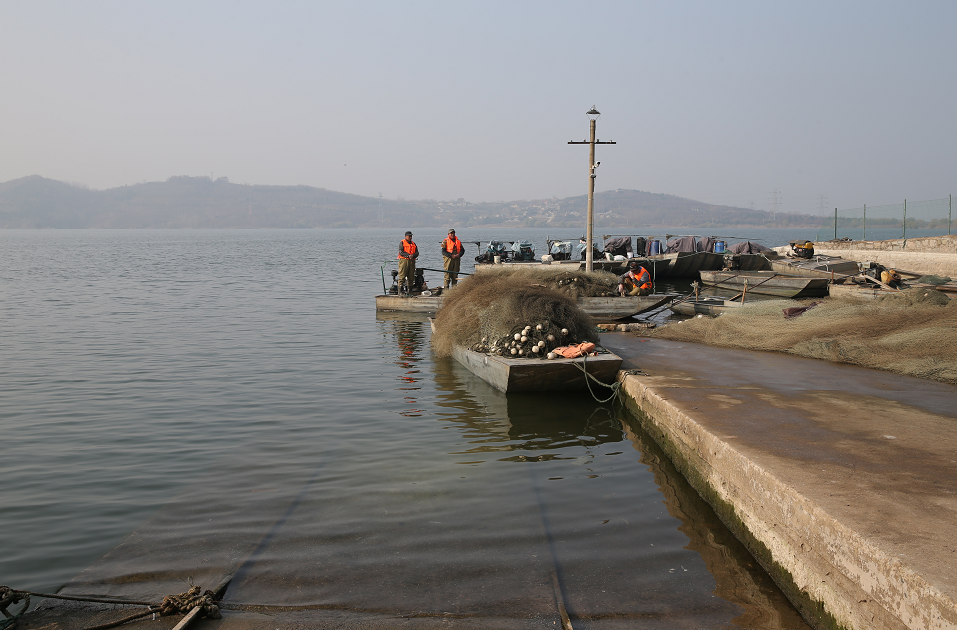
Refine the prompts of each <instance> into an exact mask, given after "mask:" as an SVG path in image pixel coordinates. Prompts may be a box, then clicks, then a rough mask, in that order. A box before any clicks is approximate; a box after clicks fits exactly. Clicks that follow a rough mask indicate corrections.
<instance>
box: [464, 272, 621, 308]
mask: <svg viewBox="0 0 957 630" xmlns="http://www.w3.org/2000/svg"><path fill="white" fill-rule="evenodd" d="M562 267H565V269H562ZM575 267H576V268H574V269H568V265H535V266H533V267H532V266H526V267H509V266H508V265H496V266H495V267H494V268H492V269H483V270H482V271H481V272H479V275H482V276H486V277H487V276H497V277H510V278H515V279H517V280H519V281H521V282H524V283H526V284H537V285H541V286H545V287H548V288H550V289H555V290H556V291H558V292H559V293H563V294H565V295H567V296H568V297H570V298H572V299H573V300H575V299H578V298H580V297H611V296H615V295H618V276H616V275H615V274H613V273H609V272H607V271H592V272H591V273H589V272H586V271H580V270H579V269H577V265H576V266H575Z"/></svg>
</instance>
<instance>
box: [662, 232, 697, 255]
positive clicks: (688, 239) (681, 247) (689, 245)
mask: <svg viewBox="0 0 957 630" xmlns="http://www.w3.org/2000/svg"><path fill="white" fill-rule="evenodd" d="M698 251H701V250H699V249H698V241H697V240H696V239H695V237H693V236H679V237H678V238H673V239H671V240H670V241H668V246H667V247H666V248H665V253H666V254H681V253H685V252H698Z"/></svg>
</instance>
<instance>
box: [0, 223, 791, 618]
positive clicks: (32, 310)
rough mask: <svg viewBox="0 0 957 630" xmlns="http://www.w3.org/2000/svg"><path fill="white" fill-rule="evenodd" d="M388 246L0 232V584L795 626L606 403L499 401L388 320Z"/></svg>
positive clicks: (271, 233) (762, 579) (426, 240)
mask: <svg viewBox="0 0 957 630" xmlns="http://www.w3.org/2000/svg"><path fill="white" fill-rule="evenodd" d="M402 231H403V230H388V231H387V230H363V231H353V230H349V231H343V230H257V231H217V230H208V231H200V230H196V231H193V230H190V231H187V230H181V231H146V230H143V231H96V230H89V231H68V230H63V231H52V230H51V231H2V232H0V247H2V249H0V251H2V261H3V264H2V266H0V357H2V361H0V427H2V431H3V435H4V437H5V439H4V447H5V457H4V458H3V479H4V490H3V495H2V497H3V498H2V506H3V510H2V512H0V550H2V554H3V576H2V578H3V579H2V581H3V582H4V583H6V584H9V585H10V586H12V587H14V588H21V589H30V590H38V591H44V592H50V591H54V590H56V589H58V588H61V587H62V586H63V585H64V584H65V583H67V582H68V581H70V580H71V579H73V578H74V577H75V576H78V574H81V572H83V573H82V575H80V578H79V583H80V584H81V585H83V584H88V585H89V584H97V585H98V586H97V588H102V585H103V584H111V585H124V586H122V587H121V586H110V587H109V588H108V589H107V590H109V591H110V592H113V593H119V594H129V593H131V592H134V591H136V589H137V588H139V589H140V590H142V591H143V592H146V593H147V594H148V593H149V592H150V588H152V586H151V584H152V585H155V584H163V585H164V587H165V586H166V585H167V583H170V582H172V583H176V584H182V583H184V582H186V581H188V580H189V579H191V578H196V579H197V581H198V580H199V578H200V577H201V575H203V574H204V573H205V574H211V572H215V571H214V570H216V569H222V568H223V567H225V566H226V564H229V563H232V565H231V566H235V567H239V572H238V573H237V575H236V578H234V580H233V582H232V584H231V585H230V588H229V591H228V593H227V600H228V601H230V602H232V603H234V604H236V605H240V604H243V605H263V606H272V605H281V606H286V607H292V608H296V607H301V608H304V609H310V610H317V611H333V612H334V613H335V614H340V615H341V614H349V615H353V616H355V617H356V618H358V619H361V618H363V615H368V616H370V618H371V617H372V616H377V617H376V618H377V619H380V620H381V616H382V615H386V616H387V617H389V616H391V617H393V618H404V617H415V616H420V617H423V618H428V617H430V616H431V617H435V616H439V617H441V618H442V619H444V620H445V621H447V622H449V623H453V622H457V620H458V622H461V623H465V621H464V620H469V619H471V620H473V621H475V620H479V622H478V623H479V626H484V627H503V628H504V627H555V626H554V622H555V620H556V619H557V612H556V601H559V600H561V601H564V602H565V604H566V606H567V608H568V610H569V612H570V614H571V616H572V621H573V623H574V624H575V628H576V629H578V628H611V627H616V628H617V627H623V628H625V627H627V628H637V627H648V628H700V627H708V628H712V627H729V628H734V627H738V628H754V627H761V628H801V627H805V626H803V622H801V620H800V618H799V617H798V616H797V614H796V613H795V612H794V610H793V609H792V608H791V607H790V605H789V604H788V603H787V602H786V600H785V599H784V598H783V596H782V595H781V594H780V593H779V592H778V591H777V589H776V588H775V587H774V586H773V584H772V583H771V582H770V580H769V579H768V578H767V577H766V576H765V575H764V574H762V573H761V572H760V570H759V569H758V568H757V566H756V564H755V563H754V561H753V560H752V559H751V558H750V557H749V556H748V555H747V554H746V553H745V552H744V550H743V549H742V548H741V546H740V545H739V544H738V543H737V542H736V541H735V540H734V538H733V537H732V536H731V535H730V534H729V533H728V532H727V530H725V529H724V527H723V526H722V525H721V524H720V522H719V521H718V520H717V518H715V516H714V515H713V514H712V513H711V511H710V509H708V507H707V506H706V505H705V504H704V503H702V502H701V500H700V499H699V498H698V497H697V495H696V494H695V493H694V492H693V491H692V490H690V488H689V487H688V486H687V484H686V483H685V482H684V480H683V479H682V478H681V477H680V475H678V474H677V473H676V472H675V471H674V469H673V467H672V466H671V465H670V463H669V462H668V461H667V459H666V458H664V457H663V456H662V454H661V453H660V451H658V449H657V447H656V446H655V445H654V444H653V443H652V442H651V441H650V440H649V439H648V438H647V436H645V435H644V434H643V433H642V432H641V430H640V429H639V428H638V426H637V423H635V422H634V420H633V418H631V417H630V416H629V415H628V414H627V412H624V411H623V410H622V409H621V408H620V407H619V406H616V405H614V404H611V403H609V404H599V403H596V402H595V401H593V400H592V399H591V398H590V397H588V396H587V394H586V395H574V396H556V395H547V396H537V395H526V396H508V397H506V396H504V395H503V394H500V393H499V392H497V391H495V390H493V389H492V388H490V387H488V386H487V385H485V384H484V383H482V382H481V381H478V380H477V379H475V378H474V377H472V376H471V375H470V374H469V373H468V372H467V371H465V370H464V369H463V368H461V367H460V366H458V365H457V364H455V363H454V362H452V361H450V360H445V359H439V358H436V357H435V356H433V354H432V353H431V350H430V346H429V338H430V331H429V326H428V323H427V321H426V320H425V319H424V318H421V317H415V316H401V315H396V314H380V315H379V316H377V314H376V312H375V306H374V299H373V297H374V295H375V294H376V293H378V292H381V288H382V279H381V278H382V274H383V271H382V268H381V265H382V263H383V262H388V265H387V266H386V267H385V275H386V278H388V277H389V276H388V271H389V270H390V269H391V268H393V266H394V259H395V251H396V250H397V249H398V242H399V239H400V237H401V232H402ZM460 232H461V233H460V234H459V236H460V238H462V239H463V240H465V239H472V240H480V239H481V240H486V239H488V238H506V237H507V238H509V240H511V239H512V238H528V239H530V240H532V241H533V242H534V243H536V245H538V246H540V247H541V244H542V243H543V242H544V238H545V235H546V234H545V232H544V231H541V230H512V231H510V232H505V231H492V230H486V231H478V230H476V231H471V230H460ZM579 235H580V234H578V233H573V232H570V231H569V232H568V233H567V234H563V233H551V234H549V236H552V237H564V238H573V237H574V238H577V236H579ZM443 236H444V230H418V231H417V234H416V236H415V239H416V241H417V242H418V244H419V246H420V248H421V249H422V250H423V254H422V258H421V259H420V266H425V267H435V268H439V267H441V256H440V255H439V242H440V241H441V239H442V238H443ZM744 236H755V237H758V238H764V239H765V240H764V241H763V242H764V243H765V244H767V245H780V244H784V243H786V242H787V240H788V238H791V237H794V238H797V237H800V236H801V234H800V231H781V230H778V231H771V230H768V231H763V232H760V231H757V230H752V231H751V234H745V235H744ZM469 247H470V248H471V249H474V246H471V245H470V246H469ZM471 249H470V254H471ZM471 255H474V254H471ZM467 260H470V258H468V257H467ZM468 268H469V265H468V264H466V265H465V266H464V267H463V270H466V269H468ZM426 277H427V279H430V281H431V283H432V284H433V285H434V284H438V283H439V282H440V281H441V280H440V276H439V274H434V273H433V274H427V275H426ZM111 550H112V551H111ZM84 570H85V571H84ZM130 584H138V585H139V586H133V587H131V586H129V585H130ZM204 586H212V585H211V584H204ZM77 588H79V590H83V588H80V587H77ZM89 588H90V589H91V590H92V589H93V587H92V586H91V587H89ZM124 589H126V590H124ZM179 590H182V589H177V591H176V592H178V591H179ZM317 614H318V613H317ZM330 614H332V613H330ZM403 627H411V626H403Z"/></svg>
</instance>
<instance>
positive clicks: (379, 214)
mask: <svg viewBox="0 0 957 630" xmlns="http://www.w3.org/2000/svg"><path fill="white" fill-rule="evenodd" d="M377 218H378V222H379V225H382V222H383V221H384V220H385V217H384V216H383V215H382V193H379V212H378V217H377Z"/></svg>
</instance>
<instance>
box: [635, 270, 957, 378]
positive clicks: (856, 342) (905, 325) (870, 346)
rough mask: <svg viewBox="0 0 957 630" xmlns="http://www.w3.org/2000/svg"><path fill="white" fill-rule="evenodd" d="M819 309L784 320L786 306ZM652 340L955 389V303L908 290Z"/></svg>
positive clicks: (677, 330)
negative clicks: (847, 367) (776, 356)
mask: <svg viewBox="0 0 957 630" xmlns="http://www.w3.org/2000/svg"><path fill="white" fill-rule="evenodd" d="M812 302H818V304H817V305H816V306H814V307H813V308H810V309H808V310H807V311H805V312H803V313H802V314H801V315H800V316H797V317H793V318H791V319H786V318H785V316H784V313H783V312H782V311H783V310H784V309H786V308H793V307H803V306H808V305H810V304H811V303H812ZM648 335H649V336H653V337H659V338H662V339H671V340H675V341H688V342H695V343H703V344H707V345H712V346H722V347H727V348H743V349H748V350H764V351H772V352H786V353H789V354H794V355H798V356H803V357H809V358H814V359H824V360H827V361H833V362H836V363H848V364H852V365H860V366H864V367H870V368H875V369H879V370H886V371H889V372H896V373H898V374H904V375H908V376H916V377H919V378H926V379H930V380H935V381H943V382H948V383H957V300H950V299H948V298H947V296H946V295H944V294H943V293H941V292H939V291H936V290H933V289H921V288H917V289H908V290H906V291H901V292H900V293H895V294H891V295H887V296H882V297H879V298H877V299H875V300H870V301H861V300H856V299H853V298H827V299H823V300H822V299H817V300H766V301H762V302H754V303H752V304H747V305H745V306H744V307H742V308H739V309H735V310H733V311H729V312H726V313H724V314H722V315H721V316H720V317H717V318H714V319H711V318H702V317H699V318H694V319H690V320H687V321H683V322H681V323H673V324H670V325H668V326H663V327H660V328H658V329H657V330H655V331H654V332H650V333H648Z"/></svg>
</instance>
